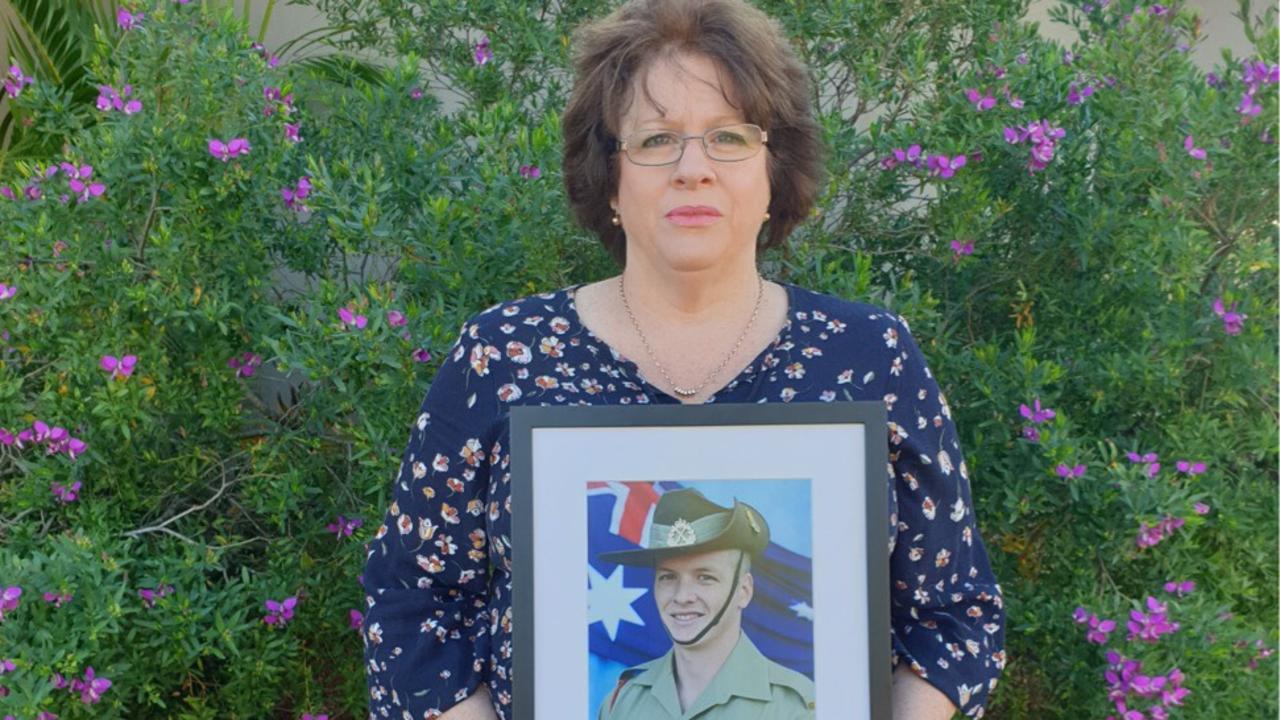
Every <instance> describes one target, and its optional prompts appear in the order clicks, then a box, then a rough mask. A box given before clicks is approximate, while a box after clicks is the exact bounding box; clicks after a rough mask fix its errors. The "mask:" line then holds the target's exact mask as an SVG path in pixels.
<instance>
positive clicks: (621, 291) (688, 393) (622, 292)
mask: <svg viewBox="0 0 1280 720" xmlns="http://www.w3.org/2000/svg"><path fill="white" fill-rule="evenodd" d="M756 279H757V280H759V281H760V282H759V287H758V289H757V290H756V304H755V307H753V308H752V309H751V319H750V320H748V321H747V326H746V327H744V328H743V329H742V334H741V335H739V336H738V342H736V343H734V344H733V349H732V350H730V351H729V354H728V355H726V356H725V357H724V360H721V361H720V364H719V365H717V366H716V369H715V370H712V371H711V374H710V375H708V376H707V378H706V379H705V380H703V381H702V384H701V385H699V386H698V387H695V388H692V389H690V388H683V387H680V386H679V385H677V384H676V381H675V380H672V379H671V376H670V375H669V374H667V369H666V368H664V367H662V363H660V362H658V357H657V356H656V355H654V353H653V348H652V347H650V346H649V339H648V338H646V337H645V336H644V331H643V330H641V329H640V323H639V322H637V321H636V316H635V313H633V312H631V303H629V302H627V290H626V288H625V287H624V285H623V281H622V275H619V276H618V295H619V296H621V297H622V307H624V308H626V310H627V317H629V318H631V327H633V328H635V330H636V335H638V336H639V337H640V344H641V345H644V351H645V353H647V354H648V355H649V360H650V362H652V363H653V365H654V367H656V368H658V372H659V373H662V378H663V379H664V380H666V381H667V385H668V386H669V387H670V388H671V389H672V390H674V391H675V393H676V394H677V395H679V396H680V397H692V396H694V395H697V394H698V393H699V392H702V389H703V388H705V387H706V386H707V383H709V382H711V381H712V380H714V379H715V377H716V376H717V375H719V374H720V371H721V370H724V368H725V366H726V365H728V364H729V361H730V360H732V359H733V358H734V356H736V355H737V354H738V350H740V349H741V348H742V342H743V341H744V340H746V339H747V333H749V332H751V328H752V327H754V326H755V324H756V316H757V315H759V314H760V301H761V300H762V299H763V298H764V277H763V276H761V275H756Z"/></svg>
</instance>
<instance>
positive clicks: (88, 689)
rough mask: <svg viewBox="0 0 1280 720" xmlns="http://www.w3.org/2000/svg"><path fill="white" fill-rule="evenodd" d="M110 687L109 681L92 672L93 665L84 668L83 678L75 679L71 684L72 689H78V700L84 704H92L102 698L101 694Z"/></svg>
mask: <svg viewBox="0 0 1280 720" xmlns="http://www.w3.org/2000/svg"><path fill="white" fill-rule="evenodd" d="M110 688H111V681H110V680H108V679H106V678H100V677H97V676H96V675H95V674H94V672H93V666H92V665H90V666H89V667H87V668H85V671H84V679H83V680H77V681H75V683H73V685H72V690H73V691H74V690H79V691H80V702H82V703H84V704H85V705H92V704H94V703H96V702H98V701H99V700H101V699H102V694H103V693H105V692H106V691H107V690H109V689H110Z"/></svg>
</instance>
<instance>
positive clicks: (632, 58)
mask: <svg viewBox="0 0 1280 720" xmlns="http://www.w3.org/2000/svg"><path fill="white" fill-rule="evenodd" d="M573 47H574V54H573V70H574V84H573V92H572V94H571V95H570V97H569V102H568V105H567V106H566V107H565V111H564V120H563V123H562V129H563V132H564V182H565V189H566V191H567V193H568V197H569V203H570V205H571V206H572V207H573V213H574V217H575V218H576V219H577V221H578V223H579V224H580V225H582V226H583V227H584V228H586V229H587V230H589V231H591V232H592V233H594V234H595V235H596V237H598V238H599V239H600V241H601V242H602V243H603V244H604V247H605V249H606V250H608V251H609V254H610V255H612V256H613V258H614V259H615V260H617V261H618V263H619V264H620V265H625V264H626V239H625V235H624V234H623V231H622V228H621V227H618V226H615V225H614V224H613V223H612V218H613V210H612V208H610V206H609V199H610V198H611V197H613V196H614V195H615V194H616V193H617V191H618V178H619V172H620V167H619V165H618V163H619V162H620V161H621V156H620V155H619V153H618V152H617V151H616V147H617V142H618V128H619V125H620V123H621V119H622V116H623V115H624V114H625V113H626V111H627V109H628V107H629V106H630V104H631V102H633V101H634V99H635V98H634V94H635V90H636V84H637V81H638V80H640V79H641V78H643V76H644V73H645V72H646V70H647V69H648V68H649V67H650V66H651V65H652V64H653V63H654V61H656V60H659V59H663V58H670V57H673V56H674V55H676V54H678V53H695V54H701V55H704V56H707V57H709V58H711V59H712V60H713V61H714V62H715V64H716V66H717V67H718V68H719V71H720V75H721V77H727V78H728V80H729V82H727V83H725V84H724V87H723V88H722V91H723V92H724V93H725V99H726V100H727V101H728V102H729V104H730V105H733V106H734V107H735V108H737V109H739V110H740V111H741V112H742V115H743V117H744V119H745V120H746V122H750V123H754V124H756V125H759V126H760V127H762V128H764V129H765V130H766V131H768V133H769V144H768V146H767V147H768V162H767V165H768V173H769V186H770V199H769V215H770V220H769V221H768V223H766V225H765V226H764V227H763V228H762V230H761V233H760V237H759V238H758V239H757V241H758V243H759V247H761V248H768V247H773V246H776V245H778V244H780V243H782V241H783V240H785V239H786V237H787V236H788V235H789V234H790V233H791V231H792V230H793V229H795V227H796V226H797V225H799V224H800V223H801V222H803V221H804V220H805V219H806V218H807V217H808V216H809V214H810V212H811V211H812V209H813V205H814V201H815V200H816V199H817V195H818V192H819V188H820V187H821V185H822V182H823V166H822V156H823V147H822V132H821V129H820V128H819V126H818V123H817V121H816V120H815V119H814V116H813V109H812V106H811V104H810V95H809V93H810V91H811V89H812V85H811V81H810V77H809V73H808V71H807V70H806V68H805V67H804V65H803V64H802V63H801V62H800V60H799V59H798V58H797V57H796V54H795V52H794V51H793V50H792V47H791V45H790V43H788V42H787V39H786V36H785V35H784V34H783V31H782V28H781V26H779V24H778V23H777V21H775V20H773V19H772V18H770V17H769V16H767V15H765V14H764V13H763V12H761V11H760V10H758V9H756V8H754V7H752V6H751V5H748V4H747V3H746V2H744V1H743V0H631V1H630V2H627V3H625V4H624V5H622V6H621V7H619V8H618V9H617V10H614V11H613V12H612V13H610V14H609V15H607V16H605V17H603V18H601V19H599V20H596V21H594V22H590V23H587V24H584V25H582V26H580V27H579V28H578V29H577V30H575V31H574V34H573ZM643 91H644V92H645V94H646V96H648V90H647V88H645V89H643ZM730 95H732V96H733V97H730Z"/></svg>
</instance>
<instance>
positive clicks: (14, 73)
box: [4, 65, 35, 98]
mask: <svg viewBox="0 0 1280 720" xmlns="http://www.w3.org/2000/svg"><path fill="white" fill-rule="evenodd" d="M34 83H35V80H34V79H33V78H29V77H27V76H26V75H23V74H22V68H20V67H18V66H17V65H10V66H9V77H7V78H5V80H4V91H5V93H6V94H8V96H9V97H11V98H16V97H18V96H19V95H21V94H22V88H24V87H26V86H27V85H31V84H34Z"/></svg>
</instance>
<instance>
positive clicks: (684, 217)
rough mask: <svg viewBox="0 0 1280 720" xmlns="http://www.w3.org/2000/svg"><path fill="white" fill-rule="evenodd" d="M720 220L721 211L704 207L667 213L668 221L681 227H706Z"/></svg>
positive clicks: (686, 208)
mask: <svg viewBox="0 0 1280 720" xmlns="http://www.w3.org/2000/svg"><path fill="white" fill-rule="evenodd" d="M720 218H721V215H720V211H719V210H716V209H715V208H713V207H706V206H704V205H699V206H684V207H678V208H676V209H675V210H672V211H671V212H669V213H667V220H669V221H670V222H671V224H672V225H679V226H681V227H705V226H707V225H711V224H713V223H715V222H716V221H718V220H719V219H720Z"/></svg>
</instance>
